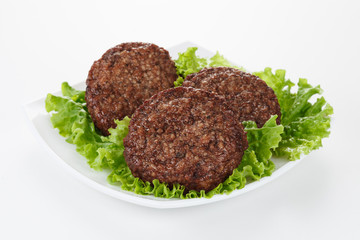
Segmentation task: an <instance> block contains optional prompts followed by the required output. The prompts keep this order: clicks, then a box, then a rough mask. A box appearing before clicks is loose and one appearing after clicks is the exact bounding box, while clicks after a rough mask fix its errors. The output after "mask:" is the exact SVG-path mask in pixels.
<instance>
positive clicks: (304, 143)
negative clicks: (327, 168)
mask: <svg viewBox="0 0 360 240" xmlns="http://www.w3.org/2000/svg"><path fill="white" fill-rule="evenodd" d="M254 74H255V75H257V76H259V77H260V78H261V79H263V80H264V81H265V82H266V83H267V84H268V85H269V86H270V87H271V88H272V89H273V90H274V92H275V94H276V96H277V98H278V100H279V104H280V108H281V124H282V125H284V133H283V134H282V135H281V137H282V140H281V142H280V144H279V147H277V148H276V149H275V151H274V153H275V155H276V156H280V157H286V158H288V159H290V160H296V159H299V158H300V156H301V155H302V154H308V153H310V152H311V151H313V150H315V149H318V148H319V147H321V146H322V139H323V138H324V137H328V136H329V135H330V130H329V129H330V115H331V114H333V108H332V107H331V106H330V104H328V103H327V102H326V100H325V98H324V97H320V98H318V99H317V100H316V101H315V103H311V102H310V99H311V98H312V97H313V96H315V95H317V94H321V93H322V89H321V88H320V86H316V87H313V86H311V85H310V84H309V83H308V82H307V80H306V79H304V78H300V79H299V82H298V84H297V85H298V90H297V92H295V93H293V92H292V91H291V88H292V87H294V86H295V84H294V83H292V82H291V81H290V80H286V79H285V70H276V71H275V74H273V73H272V71H271V68H265V70H264V71H262V72H255V73H254Z"/></svg>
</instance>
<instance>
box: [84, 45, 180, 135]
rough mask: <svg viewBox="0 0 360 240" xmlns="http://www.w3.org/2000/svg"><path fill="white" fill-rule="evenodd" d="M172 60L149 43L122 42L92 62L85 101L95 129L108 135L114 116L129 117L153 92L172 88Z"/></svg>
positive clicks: (173, 67)
mask: <svg viewBox="0 0 360 240" xmlns="http://www.w3.org/2000/svg"><path fill="white" fill-rule="evenodd" d="M176 78H177V75H176V68H175V63H174V61H173V60H171V58H170V55H169V52H168V51H167V50H165V49H163V48H160V47H158V46H156V45H155V44H150V43H140V42H133V43H122V44H120V45H117V46H115V47H114V48H111V49H109V50H108V51H107V52H106V53H105V54H104V55H103V56H102V57H101V58H100V59H99V60H97V61H95V62H94V64H93V65H92V67H91V69H90V71H89V74H88V78H87V80H86V85H87V87H86V95H85V99H86V104H87V108H88V110H89V113H90V115H91V117H92V120H93V121H94V124H95V126H96V128H97V129H99V130H100V132H101V133H102V134H103V135H105V136H106V135H109V132H108V129H109V128H114V127H116V124H115V122H114V120H115V119H120V120H121V119H122V118H124V117H125V116H129V117H131V115H132V114H133V113H134V111H135V109H136V108H137V107H139V106H140V105H141V104H142V103H143V102H144V101H145V100H146V99H148V98H150V97H151V96H152V95H154V94H155V93H157V92H160V91H162V90H164V89H168V88H171V87H173V82H174V81H175V80H176Z"/></svg>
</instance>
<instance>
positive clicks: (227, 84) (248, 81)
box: [183, 67, 281, 127]
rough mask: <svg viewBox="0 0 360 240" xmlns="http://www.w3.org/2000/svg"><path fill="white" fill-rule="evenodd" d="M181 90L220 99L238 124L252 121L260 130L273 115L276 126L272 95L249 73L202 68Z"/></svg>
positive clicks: (277, 110) (277, 111)
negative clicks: (211, 94)
mask: <svg viewBox="0 0 360 240" xmlns="http://www.w3.org/2000/svg"><path fill="white" fill-rule="evenodd" d="M183 86H184V87H194V88H200V89H204V90H206V91H211V92H214V93H217V94H219V95H222V96H224V97H225V98H226V100H227V102H228V106H229V107H230V108H231V109H232V110H233V111H234V113H235V115H236V116H237V118H238V119H239V121H240V122H243V121H249V120H252V121H255V122H256V124H257V126H258V127H262V126H263V125H264V124H265V123H266V121H267V120H268V119H269V118H270V117H271V115H275V114H276V115H278V118H277V119H276V122H277V124H280V119H281V112H280V105H279V102H278V100H277V97H276V95H275V93H274V91H273V90H272V89H271V88H270V87H269V86H268V85H267V84H266V83H265V82H264V81H263V80H261V79H260V78H259V77H257V76H254V75H251V74H250V73H245V72H242V71H240V70H238V69H234V68H228V67H217V68H204V69H203V70H201V71H200V72H198V73H195V74H191V75H188V76H187V77H186V79H185V81H184V83H183Z"/></svg>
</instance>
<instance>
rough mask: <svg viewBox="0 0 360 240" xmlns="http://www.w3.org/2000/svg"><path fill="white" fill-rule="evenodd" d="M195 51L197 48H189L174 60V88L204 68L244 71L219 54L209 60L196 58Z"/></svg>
mask: <svg viewBox="0 0 360 240" xmlns="http://www.w3.org/2000/svg"><path fill="white" fill-rule="evenodd" d="M197 49H198V48H197V47H189V48H188V49H187V50H186V51H185V52H183V53H179V57H178V59H176V60H175V66H176V72H177V74H178V78H177V80H176V81H175V82H174V86H175V87H179V86H181V85H182V83H183V82H184V79H185V78H186V76H187V75H189V74H193V73H197V72H199V71H200V70H201V69H203V68H205V67H232V68H237V69H240V70H242V71H245V69H244V68H242V67H237V66H235V65H233V64H232V63H230V62H229V61H228V60H227V59H225V58H224V57H223V56H222V55H220V53H219V52H216V54H215V55H214V56H212V57H211V58H209V59H207V58H201V57H198V56H196V51H197Z"/></svg>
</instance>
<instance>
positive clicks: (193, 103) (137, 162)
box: [124, 87, 248, 191]
mask: <svg viewBox="0 0 360 240" xmlns="http://www.w3.org/2000/svg"><path fill="white" fill-rule="evenodd" d="M124 146H125V151H124V156H125V160H126V162H127V164H128V166H129V168H130V170H131V172H132V174H133V175H134V176H135V177H139V178H140V179H142V180H144V181H149V182H151V181H152V180H154V179H159V181H160V182H165V183H168V184H169V185H170V186H172V185H173V184H174V183H180V184H181V185H184V186H185V189H186V190H197V191H200V190H205V191H209V190H211V189H213V188H215V187H216V186H218V185H219V184H220V183H222V182H223V181H224V180H225V179H226V178H228V177H229V176H230V175H231V174H232V172H233V170H234V169H235V168H236V167H237V166H238V165H239V164H240V161H241V158H242V156H243V154H244V151H245V150H246V149H247V147H248V142H247V139H246V134H245V132H244V129H243V126H242V124H241V123H240V122H239V121H238V120H237V119H236V117H235V115H234V113H233V112H232V111H231V110H230V109H229V108H228V107H227V106H226V103H225V99H224V98H223V97H220V96H218V95H216V94H214V93H210V92H207V91H204V90H201V89H194V88H184V87H177V88H172V89H168V90H165V91H162V92H160V93H158V94H156V95H154V96H153V97H152V98H150V99H148V100H146V101H145V102H144V104H143V105H141V106H140V107H139V108H138V109H137V110H136V111H135V113H134V115H133V117H132V119H131V121H130V125H129V134H128V135H127V136H126V138H125V139H124Z"/></svg>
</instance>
